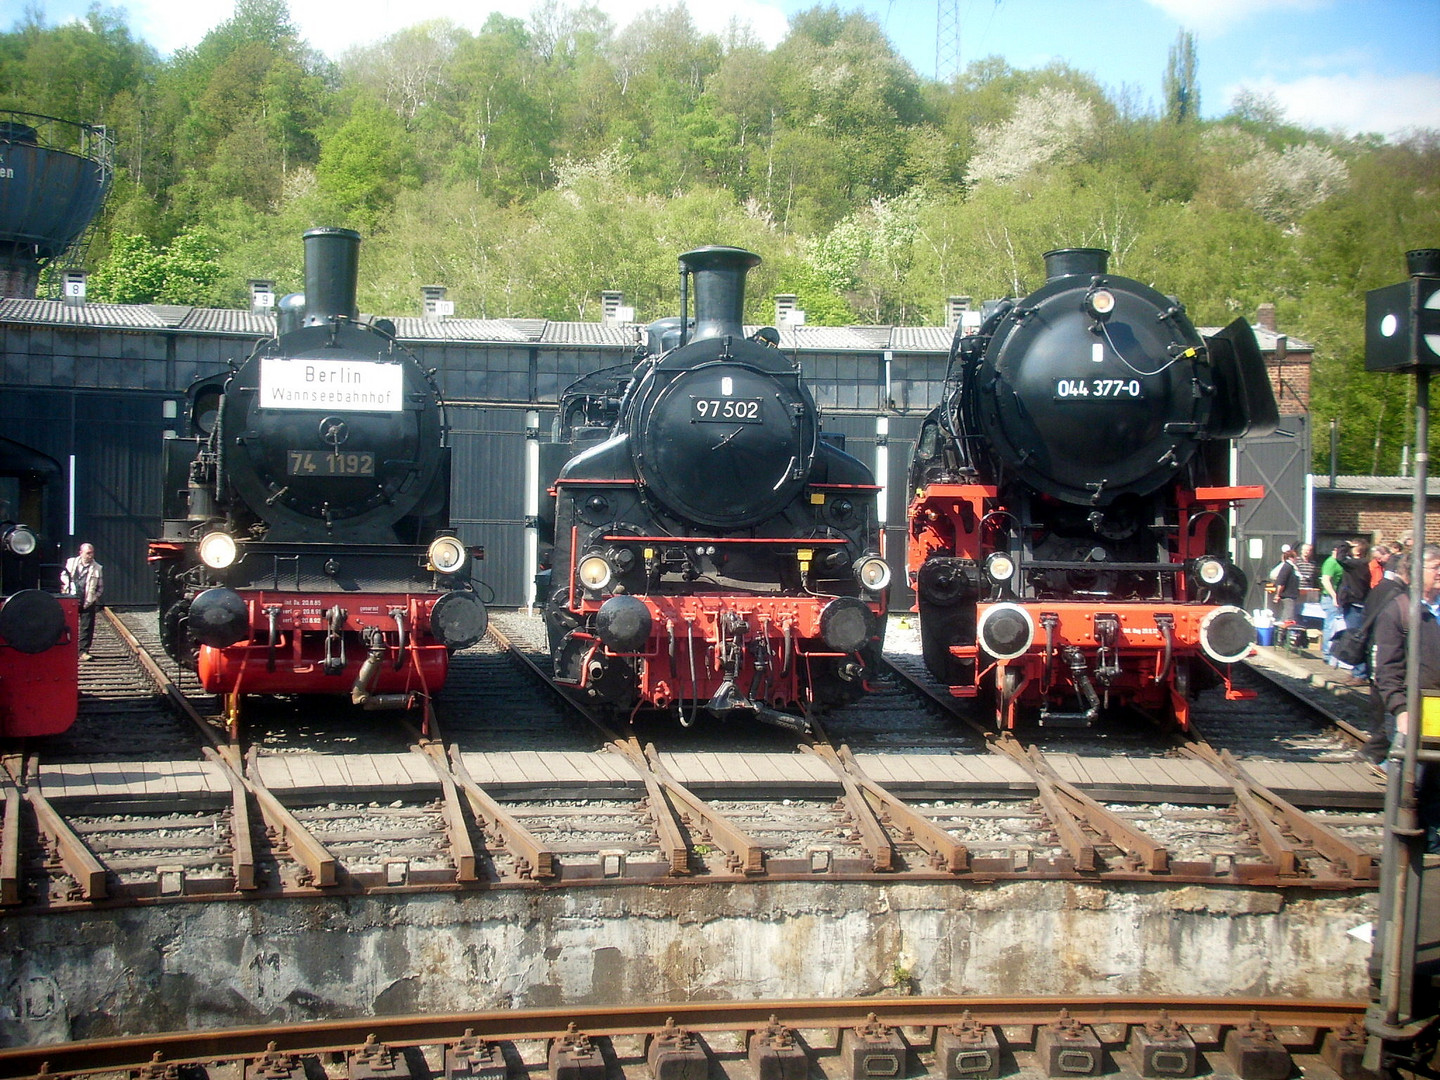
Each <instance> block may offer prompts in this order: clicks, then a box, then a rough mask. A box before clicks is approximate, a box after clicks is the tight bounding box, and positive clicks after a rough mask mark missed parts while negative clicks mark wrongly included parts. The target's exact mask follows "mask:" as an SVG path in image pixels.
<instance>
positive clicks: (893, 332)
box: [0, 283, 1310, 608]
mask: <svg viewBox="0 0 1440 1080" xmlns="http://www.w3.org/2000/svg"><path fill="white" fill-rule="evenodd" d="M267 285H268V283H256V286H255V288H254V293H255V295H256V296H257V297H261V298H269V297H273V288H267ZM440 296H443V293H441V292H440V291H439V290H437V289H433V288H432V289H427V291H426V297H425V299H424V302H423V309H424V310H426V311H427V314H425V315H422V316H419V317H411V318H404V317H402V318H396V319H394V320H393V321H394V323H395V326H396V331H397V337H398V338H399V339H400V340H401V341H402V342H403V343H404V344H405V345H406V346H407V347H409V348H411V349H412V350H414V351H415V352H416V353H417V355H418V356H419V357H420V360H421V362H422V363H423V364H424V365H425V366H427V367H433V368H435V369H437V376H436V377H437V378H438V380H439V382H440V386H441V390H442V392H443V394H444V395H445V399H446V401H447V404H448V406H449V421H450V424H451V427H452V433H451V442H452V444H453V445H454V447H455V458H454V470H453V480H452V484H453V491H452V496H453V502H452V506H453V521H454V523H455V525H456V526H457V528H458V529H459V531H460V533H461V535H462V537H463V538H464V539H465V541H466V542H467V543H470V544H479V545H483V546H484V547H485V549H486V553H487V557H486V562H485V564H484V566H483V568H482V570H481V572H480V574H479V576H480V577H481V578H482V579H483V580H484V582H485V583H486V585H488V586H489V588H490V589H491V590H493V592H494V594H495V595H494V602H495V603H496V604H498V605H501V606H520V605H524V604H526V603H528V602H530V601H531V599H532V598H533V573H534V567H533V566H530V565H528V562H527V557H526V554H525V553H526V549H527V537H526V530H527V528H528V527H529V524H530V522H529V520H528V519H527V514H526V491H527V483H528V482H529V481H528V480H527V472H526V463H527V460H529V455H527V453H526V449H525V447H526V442H527V440H528V439H544V438H548V437H549V432H550V424H551V420H552V418H553V416H554V406H555V402H556V400H557V398H558V395H559V393H560V391H561V390H563V389H564V387H565V386H566V385H568V384H569V383H570V382H571V381H572V380H574V379H575V378H577V377H579V376H580V375H583V374H586V373H589V372H591V371H595V370H598V369H600V368H604V367H611V366H614V365H616V364H621V363H625V362H627V361H628V360H629V359H630V357H631V355H632V353H633V351H634V348H635V345H636V343H637V342H638V341H639V340H640V338H641V333H642V331H643V328H642V327H637V326H635V325H633V324H630V323H626V322H623V321H621V319H620V318H618V317H616V316H615V315H613V314H610V313H612V312H616V311H617V309H618V307H619V305H618V301H617V297H618V294H613V293H607V294H605V296H604V300H605V310H606V311H607V316H608V317H607V318H605V319H604V320H603V321H601V322H589V323H581V322H557V321H551V320H546V319H469V318H464V317H453V316H446V315H442V314H440V312H441V311H443V310H445V309H446V308H447V307H448V305H446V304H445V303H444V302H443V300H440V299H438V297H440ZM957 299H958V298H952V299H951V301H950V302H949V303H948V304H947V305H946V308H945V311H946V314H947V316H948V322H949V324H950V325H949V326H929V327H905V326H854V327H818V326H806V325H803V324H797V322H796V321H795V320H792V319H791V318H788V317H787V316H788V315H789V310H790V308H791V307H792V306H793V297H787V296H781V297H777V305H776V306H777V312H776V314H777V318H776V325H777V326H778V328H779V330H780V348H781V349H782V350H784V351H786V352H791V353H794V354H795V355H797V356H798V357H799V359H800V362H801V364H802V366H803V369H804V372H805V376H806V378H807V380H808V381H809V384H810V387H811V389H812V391H813V392H814V395H815V400H816V403H817V404H818V405H819V406H820V409H821V411H822V415H823V418H824V424H825V428H826V430H827V431H830V432H835V433H839V434H842V435H844V437H845V440H846V449H847V450H849V452H850V453H852V454H855V455H856V456H857V457H860V458H861V459H862V460H865V461H868V462H871V463H873V464H874V466H875V470H876V474H877V476H879V477H881V478H883V481H884V483H885V484H886V497H885V498H884V499H883V500H882V506H883V508H884V515H885V520H886V523H887V528H886V532H887V537H886V541H887V551H888V553H889V557H890V560H891V562H892V564H893V565H892V569H893V570H894V571H895V574H894V581H895V583H896V587H895V588H894V589H893V590H892V605H893V606H894V607H896V608H905V607H908V606H909V605H910V603H911V596H910V593H909V590H908V588H907V587H906V586H905V584H904V572H903V571H904V557H905V556H904V552H905V504H906V501H907V499H906V493H905V491H904V485H905V472H906V468H907V466H908V464H909V459H910V452H911V448H912V446H913V440H914V437H915V435H916V433H917V432H918V430H919V425H920V421H921V419H922V418H923V417H924V415H925V413H926V412H927V411H928V410H929V409H930V408H932V407H933V406H934V405H935V404H936V403H937V402H938V399H939V395H940V393H941V390H942V387H943V384H944V379H945V369H946V358H947V355H948V352H949V348H950V343H951V339H952V337H953V333H954V330H953V327H954V325H955V322H956V321H957V320H961V319H974V318H975V316H976V315H978V313H970V312H968V311H967V305H966V304H964V303H963V302H957ZM622 313H623V309H622ZM1263 317H1264V316H1263V315H1262V318H1263ZM1267 321H1268V322H1271V325H1269V326H1268V327H1267V326H1266V325H1265V322H1267ZM274 326H275V321H274V315H273V314H272V312H271V311H270V310H268V309H267V308H265V307H263V306H261V305H260V304H257V305H256V306H255V307H254V308H252V309H251V310H248V311H247V310H230V309H212V308H194V307H183V306H170V305H163V304H140V305H123V304H93V303H84V302H73V301H51V300H32V299H3V300H0V364H3V369H0V383H3V386H4V394H3V396H0V431H3V432H4V433H5V434H6V435H7V436H9V437H11V438H15V439H18V440H20V441H22V442H24V443H27V444H28V445H31V446H34V447H36V448H38V449H40V450H42V451H44V452H45V453H47V454H49V455H51V456H52V457H54V458H55V459H56V460H58V461H59V462H61V463H62V465H63V466H64V467H65V469H66V471H67V476H66V483H67V484H68V485H69V490H68V495H67V498H66V499H65V500H59V502H61V503H62V504H63V505H62V507H61V510H60V513H61V514H63V520H59V521H55V522H48V523H46V526H47V527H48V528H49V529H50V530H52V532H53V534H54V535H58V536H62V537H66V538H69V539H70V540H72V541H73V540H78V539H81V538H83V539H84V540H88V541H91V542H93V543H94V544H95V545H96V546H97V549H98V550H99V552H100V556H101V558H102V559H103V561H104V562H105V564H106V598H107V600H108V601H109V602H110V603H113V604H117V605H124V604H136V605H144V604H149V603H152V602H153V600H154V591H153V583H152V582H151V580H150V575H149V572H148V570H147V567H146V564H145V542H146V540H147V539H148V538H150V537H151V536H153V535H155V532H156V530H157V529H158V527H159V521H160V507H161V494H162V493H161V484H162V477H161V466H160V462H161V449H160V448H161V444H162V441H163V440H164V439H165V438H167V437H174V436H175V435H178V434H182V433H183V432H182V430H181V426H182V424H183V420H182V419H181V418H182V417H183V416H184V408H183V404H184V398H185V391H186V388H187V387H188V386H189V385H190V384H191V382H193V381H194V380H195V379H197V378H200V377H202V376H205V375H211V374H215V373H217V372H220V371H223V370H225V369H226V367H227V366H228V365H229V364H230V363H232V362H234V363H238V362H239V361H241V360H243V359H244V358H245V356H247V355H248V354H249V352H250V351H251V349H252V347H253V346H254V344H255V342H256V341H257V340H259V339H261V338H264V337H268V336H269V335H270V334H272V333H273V331H274ZM1256 332H1257V335H1258V337H1259V339H1260V343H1261V347H1262V349H1263V350H1265V352H1266V355H1267V358H1269V359H1270V360H1271V363H1272V379H1273V380H1274V381H1275V383H1276V395H1277V398H1279V399H1280V401H1281V406H1282V408H1281V411H1282V413H1283V414H1285V418H1284V423H1282V428H1285V429H1287V431H1288V434H1289V437H1284V438H1279V439H1276V438H1274V437H1272V438H1270V439H1255V440H1249V442H1248V443H1247V444H1246V445H1245V446H1244V447H1242V448H1241V451H1240V452H1239V453H1238V454H1237V455H1236V462H1235V466H1236V472H1235V478H1236V482H1240V483H1265V484H1266V485H1267V486H1268V487H1269V488H1271V489H1272V491H1273V492H1274V494H1273V495H1272V497H1271V498H1269V499H1267V500H1266V501H1265V504H1264V505H1262V506H1260V507H1257V508H1255V510H1254V511H1253V512H1252V513H1250V514H1249V515H1247V517H1246V519H1244V520H1238V521H1237V522H1236V551H1237V554H1238V555H1239V557H1240V561H1241V564H1242V565H1244V566H1246V567H1247V569H1249V570H1251V571H1252V573H1251V576H1252V579H1255V578H1256V577H1257V573H1256V571H1257V570H1258V572H1259V573H1263V566H1264V565H1268V564H1267V563H1266V562H1265V560H1266V558H1267V557H1268V552H1269V551H1270V550H1271V548H1272V547H1273V548H1274V549H1275V550H1278V547H1279V543H1280V542H1281V538H1282V537H1283V538H1284V539H1290V538H1293V537H1294V536H1296V535H1299V534H1300V532H1301V529H1303V528H1304V526H1305V523H1306V522H1307V521H1308V516H1309V511H1308V506H1307V500H1306V499H1305V475H1306V473H1308V461H1309V446H1310V440H1309V431H1308V424H1307V423H1306V421H1307V420H1308V416H1306V415H1305V409H1306V407H1307V406H1308V402H1307V401H1305V400H1304V398H1305V397H1308V394H1302V393H1301V392H1300V388H1301V387H1303V388H1304V389H1305V390H1308V383H1309V379H1308V363H1309V347H1308V346H1305V345H1304V344H1303V343H1300V342H1297V341H1294V340H1293V339H1292V340H1287V339H1286V338H1285V336H1284V335H1280V334H1278V333H1277V332H1276V331H1275V329H1274V326H1273V321H1272V320H1270V319H1265V320H1264V321H1262V323H1261V325H1259V326H1257V327H1256ZM1277 346H1278V348H1277ZM1277 353H1278V362H1277ZM1272 444H1273V445H1272ZM1272 561H1273V560H1272Z"/></svg>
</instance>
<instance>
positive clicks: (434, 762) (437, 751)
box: [410, 739, 480, 881]
mask: <svg viewBox="0 0 1440 1080" xmlns="http://www.w3.org/2000/svg"><path fill="white" fill-rule="evenodd" d="M410 749H411V750H412V751H413V752H414V753H416V754H419V755H420V756H421V757H423V758H424V759H425V760H426V761H427V762H428V763H429V764H430V768H431V769H432V770H433V771H434V773H435V779H436V780H438V781H439V782H440V792H441V795H442V797H443V799H444V802H443V809H442V811H441V814H442V816H443V817H444V819H445V835H446V836H447V837H448V838H449V840H450V860H451V862H453V863H454V864H455V880H456V881H478V880H479V879H480V874H479V868H478V864H477V862H476V858H475V843H474V841H473V840H472V839H471V837H470V827H469V826H468V825H467V824H466V823H465V812H464V811H463V810H462V809H461V808H460V796H459V793H458V792H457V790H456V787H457V785H456V783H455V777H454V776H452V775H451V773H450V761H449V759H448V758H447V757H446V756H445V747H444V746H443V745H442V744H441V743H439V742H433V741H431V740H429V739H422V740H420V741H419V742H417V743H415V744H414V745H413V746H411V747H410Z"/></svg>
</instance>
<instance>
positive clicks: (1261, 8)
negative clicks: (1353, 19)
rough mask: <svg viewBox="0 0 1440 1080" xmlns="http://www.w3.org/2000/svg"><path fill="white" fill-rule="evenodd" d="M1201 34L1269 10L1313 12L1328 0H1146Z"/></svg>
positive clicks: (1204, 34) (1217, 32)
mask: <svg viewBox="0 0 1440 1080" xmlns="http://www.w3.org/2000/svg"><path fill="white" fill-rule="evenodd" d="M1147 2H1148V3H1150V4H1151V5H1153V6H1154V7H1157V8H1159V9H1160V10H1161V11H1163V12H1165V14H1167V15H1169V16H1170V17H1171V18H1172V19H1174V20H1175V21H1176V22H1178V23H1179V24H1180V25H1181V26H1183V27H1184V28H1185V29H1187V30H1193V31H1194V32H1195V33H1197V34H1199V35H1200V36H1201V37H1209V36H1211V35H1216V34H1223V33H1224V32H1225V31H1227V30H1229V29H1231V28H1232V27H1234V26H1237V25H1239V24H1240V23H1242V22H1246V21H1247V20H1250V19H1253V18H1255V17H1257V16H1260V15H1263V14H1265V13H1267V12H1272V11H1283V12H1301V11H1314V10H1315V9H1316V8H1319V7H1324V6H1325V5H1326V4H1327V3H1328V0H1147Z"/></svg>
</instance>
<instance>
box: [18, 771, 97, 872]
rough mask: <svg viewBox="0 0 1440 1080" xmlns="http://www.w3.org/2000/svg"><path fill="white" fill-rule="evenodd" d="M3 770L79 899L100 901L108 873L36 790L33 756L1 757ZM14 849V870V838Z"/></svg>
mask: <svg viewBox="0 0 1440 1080" xmlns="http://www.w3.org/2000/svg"><path fill="white" fill-rule="evenodd" d="M17 765H18V767H17ZM4 770H5V772H6V773H8V774H9V777H10V780H11V782H12V783H13V784H14V786H15V787H16V788H18V789H19V791H20V794H21V796H22V797H23V798H24V800H25V801H26V802H27V803H29V804H30V811H31V813H33V814H34V815H35V824H36V826H37V827H38V828H39V829H40V833H41V835H42V836H45V837H47V838H48V839H49V840H50V842H51V843H52V844H54V845H55V854H56V856H57V857H58V858H59V860H60V865H61V867H62V868H63V869H64V871H65V873H67V874H69V875H70V877H71V878H72V879H73V880H74V882H75V884H76V887H77V888H78V889H79V891H80V896H81V898H82V899H84V900H104V899H105V898H106V895H107V892H108V889H107V886H106V878H107V876H108V873H107V871H106V869H105V866H104V864H103V863H101V862H100V860H99V859H97V858H96V857H95V853H94V852H92V851H91V850H90V848H89V846H88V845H87V844H86V843H85V841H84V840H82V839H81V838H80V836H79V835H78V834H77V833H76V832H75V830H74V829H72V828H70V823H69V822H67V821H66V820H65V818H64V816H63V815H62V814H60V812H59V811H57V810H56V809H55V808H54V807H53V806H51V805H50V800H49V799H47V798H45V796H44V795H43V794H42V793H41V792H40V789H39V787H38V784H37V778H36V777H35V776H33V775H31V774H32V773H33V772H34V759H33V758H31V759H29V760H28V761H27V760H26V759H25V758H23V757H21V756H20V755H12V756H10V757H7V758H6V759H5V761H4ZM16 850H17V854H16V859H17V872H18V859H19V854H18V850H19V849H18V839H17V849H16Z"/></svg>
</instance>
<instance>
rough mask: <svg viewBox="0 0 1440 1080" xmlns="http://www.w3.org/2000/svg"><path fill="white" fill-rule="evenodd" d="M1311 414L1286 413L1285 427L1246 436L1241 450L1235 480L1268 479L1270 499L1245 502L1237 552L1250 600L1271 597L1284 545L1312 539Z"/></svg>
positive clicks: (1250, 605)
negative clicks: (1268, 591) (1272, 575)
mask: <svg viewBox="0 0 1440 1080" xmlns="http://www.w3.org/2000/svg"><path fill="white" fill-rule="evenodd" d="M1309 476H1310V417H1309V416H1308V415H1306V416H1282V417H1281V418H1280V430H1279V431H1277V432H1276V433H1275V434H1274V435H1267V436H1265V437H1264V438H1256V439H1243V440H1241V442H1240V444H1239V446H1238V447H1237V450H1236V455H1235V483H1237V484H1262V485H1264V487H1265V498H1263V499H1260V500H1258V501H1255V502H1245V503H1241V504H1240V505H1239V508H1238V510H1237V512H1236V520H1235V554H1236V562H1237V563H1239V565H1240V567H1241V569H1243V570H1244V571H1245V573H1246V575H1247V576H1248V577H1249V578H1250V591H1249V593H1248V594H1247V595H1246V601H1245V604H1246V606H1247V607H1248V608H1251V609H1252V610H1253V609H1254V608H1257V607H1260V606H1262V605H1263V604H1264V602H1265V590H1264V584H1265V577H1266V575H1267V574H1268V573H1269V572H1270V568H1271V567H1272V566H1274V565H1275V564H1276V563H1277V562H1279V561H1280V547H1281V545H1282V544H1301V543H1305V542H1306V541H1308V540H1309V539H1310V511H1309V489H1308V481H1309Z"/></svg>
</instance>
